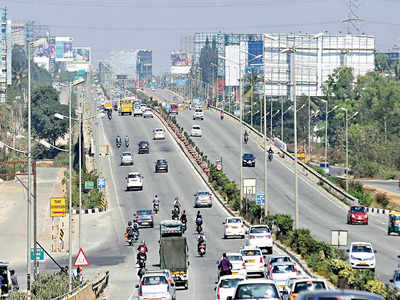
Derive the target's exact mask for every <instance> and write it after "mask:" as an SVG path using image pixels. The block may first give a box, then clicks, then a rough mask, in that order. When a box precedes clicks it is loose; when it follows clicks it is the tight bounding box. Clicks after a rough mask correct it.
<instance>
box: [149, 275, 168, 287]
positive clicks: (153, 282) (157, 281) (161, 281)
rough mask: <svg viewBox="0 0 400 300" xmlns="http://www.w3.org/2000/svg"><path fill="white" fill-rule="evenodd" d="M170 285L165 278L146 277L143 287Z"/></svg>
mask: <svg viewBox="0 0 400 300" xmlns="http://www.w3.org/2000/svg"><path fill="white" fill-rule="evenodd" d="M159 284H168V282H167V280H166V279H165V276H146V277H144V278H143V285H159Z"/></svg>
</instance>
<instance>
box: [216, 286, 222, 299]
mask: <svg viewBox="0 0 400 300" xmlns="http://www.w3.org/2000/svg"><path fill="white" fill-rule="evenodd" d="M219 288H220V285H219V284H218V287H217V299H218V300H220V299H221V295H220V294H219Z"/></svg>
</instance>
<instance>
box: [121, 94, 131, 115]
mask: <svg viewBox="0 0 400 300" xmlns="http://www.w3.org/2000/svg"><path fill="white" fill-rule="evenodd" d="M119 107H120V111H119V113H120V115H121V116H123V115H124V114H128V115H132V98H122V99H121V100H120V106H119Z"/></svg>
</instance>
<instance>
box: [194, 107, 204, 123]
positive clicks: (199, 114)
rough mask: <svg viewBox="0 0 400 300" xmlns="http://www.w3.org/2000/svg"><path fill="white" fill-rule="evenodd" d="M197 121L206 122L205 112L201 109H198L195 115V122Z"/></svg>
mask: <svg viewBox="0 0 400 300" xmlns="http://www.w3.org/2000/svg"><path fill="white" fill-rule="evenodd" d="M196 119H200V120H204V112H203V110H202V109H200V108H196V109H195V111H194V113H193V120H196Z"/></svg>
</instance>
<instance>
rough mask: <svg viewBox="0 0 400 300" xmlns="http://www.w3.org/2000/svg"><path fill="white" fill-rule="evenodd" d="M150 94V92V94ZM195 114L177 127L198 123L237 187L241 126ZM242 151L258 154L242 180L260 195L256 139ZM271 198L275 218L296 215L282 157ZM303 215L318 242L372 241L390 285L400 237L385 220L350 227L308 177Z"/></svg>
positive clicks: (302, 187)
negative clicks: (342, 233) (337, 237)
mask: <svg viewBox="0 0 400 300" xmlns="http://www.w3.org/2000/svg"><path fill="white" fill-rule="evenodd" d="M147 92H148V93H152V92H151V91H150V90H147ZM153 94H154V95H156V96H158V97H159V98H160V99H161V100H162V101H171V100H172V98H173V95H172V94H171V93H170V92H168V91H166V90H156V91H154V92H153ZM192 113H193V112H192V111H183V112H180V113H179V115H178V117H177V120H178V123H179V124H180V125H181V126H183V127H184V128H185V130H186V131H187V132H190V128H191V126H192V125H193V124H199V125H200V127H201V128H202V132H203V137H201V138H193V140H194V142H195V143H196V145H198V147H199V148H200V150H201V151H204V152H205V153H206V154H207V156H208V158H209V159H210V160H212V161H213V160H216V159H218V158H220V157H221V156H222V158H223V161H224V170H225V172H226V173H227V174H228V175H229V177H230V178H232V179H234V180H235V181H236V182H237V183H238V182H239V178H240V165H241V158H240V144H239V143H240V140H242V137H241V136H240V130H239V124H238V122H236V121H233V120H232V119H230V118H225V119H224V120H223V121H221V120H220V118H219V114H218V113H217V112H214V111H211V110H210V111H205V119H204V120H203V121H200V120H196V121H193V120H192ZM244 152H251V153H254V154H255V156H256V158H257V160H256V167H255V168H244V178H256V179H257V192H262V191H263V190H264V183H263V180H264V162H263V151H262V149H261V148H260V146H259V143H258V142H257V141H256V140H255V138H254V136H250V141H249V144H248V145H245V146H244ZM268 165H269V167H268V174H269V175H268V199H269V201H270V206H269V207H270V211H271V213H272V214H276V213H289V214H291V215H293V216H294V215H295V203H294V198H295V197H294V173H293V170H292V167H291V166H290V165H289V164H288V163H287V162H286V161H282V160H281V159H280V158H278V156H275V157H274V160H273V161H272V163H269V164H268ZM298 182H299V190H298V191H299V194H298V195H299V198H298V199H299V211H300V222H299V223H300V227H302V228H309V229H311V231H312V234H313V236H314V237H315V238H317V239H320V240H323V241H327V242H329V241H330V238H331V230H338V229H341V230H348V231H349V243H350V242H352V241H369V242H371V243H372V244H373V247H374V248H375V249H376V250H377V268H376V271H377V275H378V277H379V278H380V279H381V280H384V281H386V282H387V281H388V280H389V277H390V276H391V275H392V272H393V268H394V266H396V265H397V263H398V261H397V260H396V256H397V254H398V252H399V248H400V240H399V239H398V237H396V236H387V217H386V216H382V215H372V214H370V220H369V225H368V226H355V225H347V224H346V212H347V208H346V206H345V205H344V204H343V203H341V202H340V201H338V200H337V199H335V198H333V197H332V196H331V195H329V194H328V193H327V192H326V191H325V190H323V189H322V188H320V187H319V186H317V185H316V184H313V183H311V182H310V181H309V180H307V179H306V178H305V177H304V176H300V177H299V181H298Z"/></svg>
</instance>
